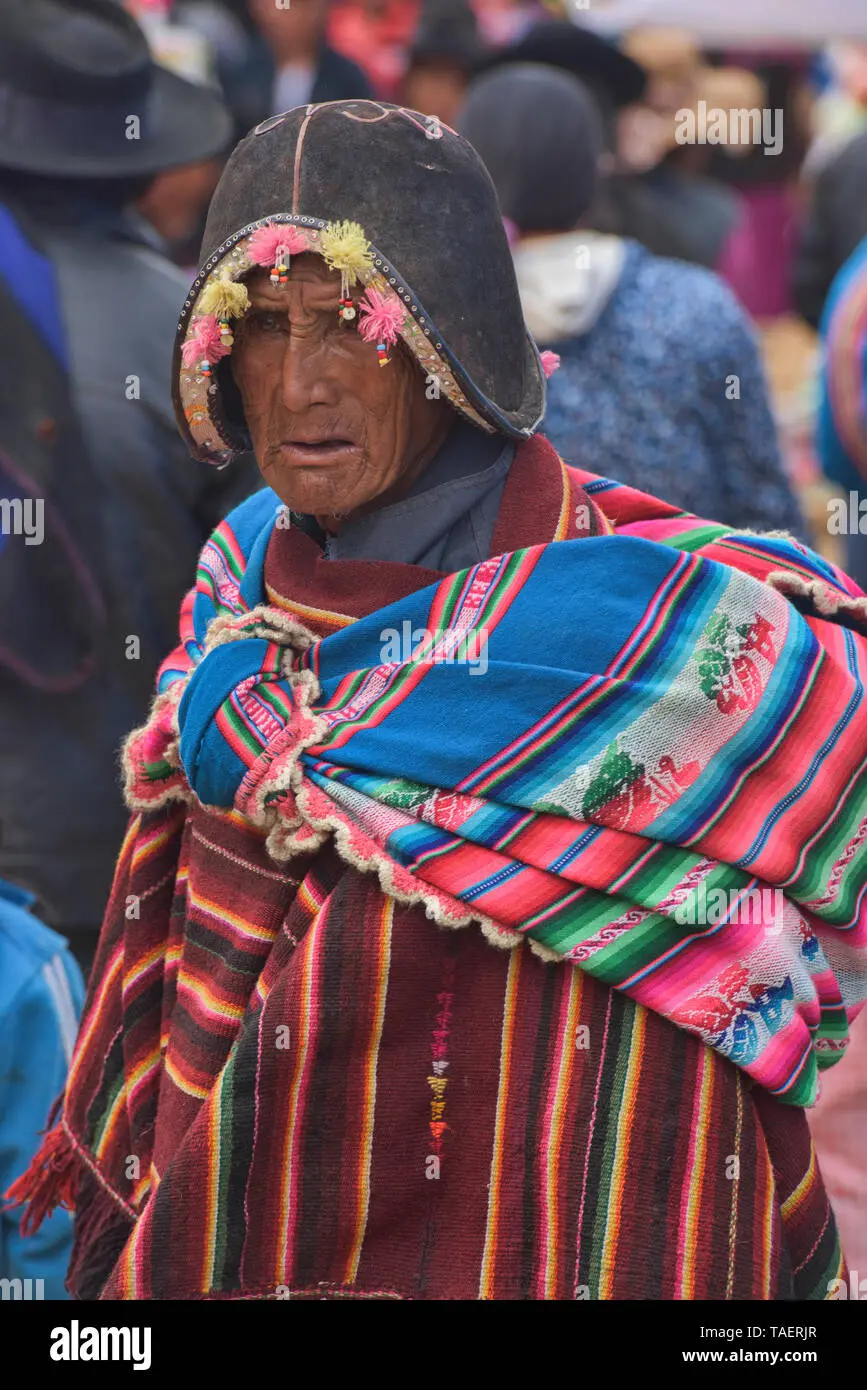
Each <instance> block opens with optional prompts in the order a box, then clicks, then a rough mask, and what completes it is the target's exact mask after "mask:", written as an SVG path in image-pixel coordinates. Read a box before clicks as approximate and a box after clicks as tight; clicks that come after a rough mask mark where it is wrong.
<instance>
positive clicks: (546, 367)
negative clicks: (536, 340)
mask: <svg viewBox="0 0 867 1390" xmlns="http://www.w3.org/2000/svg"><path fill="white" fill-rule="evenodd" d="M540 356H541V360H542V371H543V372H544V373H545V375H546V377H547V376H553V375H554V373H555V372H556V370H557V368H558V367H559V366H560V358H559V357H558V356H557V354H556V352H551V351H550V350H549V349H548V348H546V349H545V351H544V352H543V353H541V354H540Z"/></svg>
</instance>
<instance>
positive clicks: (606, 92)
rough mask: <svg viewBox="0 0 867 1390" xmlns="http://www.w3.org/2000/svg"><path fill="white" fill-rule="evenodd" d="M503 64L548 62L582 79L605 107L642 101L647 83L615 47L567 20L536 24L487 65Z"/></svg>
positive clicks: (552, 20) (634, 64)
mask: <svg viewBox="0 0 867 1390" xmlns="http://www.w3.org/2000/svg"><path fill="white" fill-rule="evenodd" d="M504 63H547V64H548V66H549V67H552V68H562V69H563V70H564V71H565V72H571V74H572V76H573V77H580V78H581V79H582V81H584V82H586V83H587V85H588V86H589V87H590V88H591V89H592V90H593V91H594V92H595V93H596V94H597V95H598V96H599V97H601V98H602V99H603V101H604V102H605V104H606V105H610V106H614V107H620V106H629V105H631V104H632V102H635V101H639V100H640V98H641V96H642V94H643V92H644V88H645V86H646V84H647V74H646V72H645V71H644V68H642V67H640V66H639V64H638V63H636V62H634V61H633V60H632V58H629V57H627V55H626V54H625V53H621V51H620V49H619V48H617V46H616V45H615V44H613V43H609V42H608V41H607V40H606V39H603V38H601V37H600V35H599V34H595V33H593V31H592V30H590V29H582V28H581V27H580V25H577V24H570V23H569V21H568V20H559V19H546V20H542V21H541V22H540V23H539V24H534V25H533V27H532V28H531V29H528V30H527V32H526V34H524V36H523V38H521V39H519V41H518V42H517V43H514V44H512V45H511V46H510V47H509V48H504V49H501V50H500V52H498V53H496V54H494V55H493V56H492V58H491V59H490V60H489V61H488V63H487V65H486V66H488V67H499V66H501V65H502V64H504Z"/></svg>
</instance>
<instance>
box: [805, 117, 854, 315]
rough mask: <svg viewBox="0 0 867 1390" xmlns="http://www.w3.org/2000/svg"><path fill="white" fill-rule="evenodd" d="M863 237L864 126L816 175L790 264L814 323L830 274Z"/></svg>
mask: <svg viewBox="0 0 867 1390" xmlns="http://www.w3.org/2000/svg"><path fill="white" fill-rule="evenodd" d="M864 237H867V131H864V132H863V133H862V134H860V135H856V136H855V138H854V139H853V140H850V141H849V143H848V144H847V145H846V146H845V147H844V148H843V149H842V150H840V152H839V153H838V154H837V155H835V157H834V158H833V159H832V160H831V162H830V163H829V164H827V165H825V166H824V168H822V169H821V170H820V171H819V173H818V175H817V176H816V179H815V183H814V185H813V190H812V197H811V200H810V212H809V216H808V218H807V222H806V225H805V227H804V230H803V233H802V236H801V241H800V245H799V248H798V254H797V259H796V262H795V268H794V284H793V291H794V296H795V303H796V305H797V308H798V313H799V314H800V315H801V317H802V318H803V319H805V320H806V322H807V323H809V324H810V326H811V327H812V328H818V327H819V323H820V320H821V318H822V313H823V310H824V308H825V303H826V300H827V298H828V295H829V293H830V290H831V285H832V283H833V280H834V277H835V276H836V275H837V274H838V272H839V271H840V270H842V268H843V266H844V265H845V264H846V262H847V261H848V259H849V257H850V256H851V255H853V254H854V252H855V251H856V250H857V248H858V246H859V245H860V244H861V242H862V241H863V239H864Z"/></svg>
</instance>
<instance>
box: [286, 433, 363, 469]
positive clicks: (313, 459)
mask: <svg viewBox="0 0 867 1390" xmlns="http://www.w3.org/2000/svg"><path fill="white" fill-rule="evenodd" d="M357 447H358V446H357V445H356V444H354V443H353V441H352V440H351V439H339V438H329V439H317V438H315V437H313V436H311V437H310V438H308V439H301V438H298V439H284V440H282V441H281V443H280V446H279V449H278V450H277V452H278V453H280V454H282V455H283V457H284V458H285V459H287V461H289V462H296V463H300V464H310V463H316V464H327V463H329V462H339V461H340V460H341V459H343V458H345V457H346V455H347V454H348V453H352V452H354V451H355V450H356V449H357Z"/></svg>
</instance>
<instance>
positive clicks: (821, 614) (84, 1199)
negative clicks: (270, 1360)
mask: <svg viewBox="0 0 867 1390" xmlns="http://www.w3.org/2000/svg"><path fill="white" fill-rule="evenodd" d="M276 506H277V503H276V498H274V496H273V494H267V493H265V494H259V495H257V497H256V498H253V499H251V500H250V501H249V502H248V503H246V504H244V506H243V507H242V508H241V509H239V511H238V512H236V513H235V514H233V516H232V517H230V518H229V519H228V521H227V522H226V523H223V525H222V526H221V527H220V528H219V530H218V532H217V533H216V535H215V537H214V539H213V541H212V542H211V543H210V544H209V546H208V547H207V548H206V551H205V553H204V555H203V560H202V566H201V570H200V578H199V584H198V588H197V592H196V594H194V595H191V597H190V599H189V600H188V602H187V604H186V605H185V609H184V615H183V618H182V643H181V646H180V647H179V648H178V650H177V652H176V653H174V654H173V656H172V658H170V660H169V662H167V663H166V666H165V667H164V670H163V673H162V677H161V686H162V692H163V693H162V694H161V695H160V697H159V699H158V701H157V703H156V705H155V708H154V712H153V714H152V717H151V720H150V721H149V724H148V726H147V727H146V728H145V730H143V731H139V733H138V734H136V735H134V736H133V737H132V739H131V740H130V743H129V745H128V748H127V754H126V769H127V786H128V797H129V800H130V804H131V805H132V806H133V808H134V809H135V810H136V811H137V814H136V815H135V817H134V819H133V821H132V823H131V826H130V830H129V834H128V836H127V841H126V844H125V846H124V849H123V851H122V853H121V857H120V861H119V864H118V869H117V875H116V880H115V886H114V890H113V894H112V899H111V902H110V904H109V908H108V912H107V915H106V921H105V925H104V928H103V934H102V938H101V943H100V951H99V956H98V959H97V963H96V967H95V970H94V975H93V979H92V982H91V987H90V994H89V999H88V1005H87V1008H86V1012H85V1016H84V1021H83V1025H82V1032H81V1035H80V1039H79V1044H78V1048H77V1051H76V1055H75V1058H74V1061H73V1066H72V1070H71V1073H70V1080H69V1084H68V1087H67V1092H66V1096H65V1099H64V1105H63V1114H62V1118H61V1121H60V1124H59V1126H58V1128H57V1129H56V1130H55V1131H53V1132H52V1134H51V1135H50V1136H49V1139H48V1141H47V1143H46V1149H45V1152H44V1153H43V1157H42V1167H41V1169H40V1165H39V1164H37V1165H36V1167H35V1168H34V1171H33V1172H32V1173H31V1174H30V1175H29V1176H28V1178H27V1179H26V1180H23V1181H22V1183H21V1184H19V1186H18V1192H17V1195H19V1196H24V1197H26V1196H29V1197H30V1198H31V1201H32V1214H33V1215H34V1216H35V1215H37V1214H38V1211H39V1210H41V1209H42V1208H43V1207H44V1206H45V1205H47V1204H49V1203H50V1201H52V1200H55V1201H56V1200H57V1198H58V1196H60V1195H62V1194H63V1193H64V1192H71V1191H72V1188H73V1187H74V1188H75V1189H76V1196H77V1204H78V1212H79V1219H78V1223H77V1243H76V1251H75V1255H74V1259H73V1266H72V1273H71V1282H72V1287H73V1290H74V1291H75V1292H77V1293H78V1294H79V1296H85V1297H87V1296H96V1295H99V1294H101V1295H102V1296H103V1297H108V1298H111V1297H134V1298H150V1297H155V1298H188V1297H285V1296H293V1297H299V1296H300V1297H304V1296H309V1297H316V1298H319V1297H322V1296H334V1297H397V1298H558V1299H560V1298H564V1299H568V1298H583V1297H591V1298H643V1297H651V1298H653V1297H656V1298H692V1297H697V1298H720V1299H723V1298H752V1297H758V1298H787V1297H793V1296H794V1297H801V1298H804V1297H806V1298H810V1297H818V1298H822V1297H826V1296H827V1295H828V1291H829V1284H830V1283H831V1281H832V1280H834V1279H835V1278H836V1277H837V1276H838V1274H839V1271H840V1269H841V1267H842V1265H841V1255H840V1250H839V1243H838V1241H837V1237H836V1230H835V1226H834V1221H833V1217H832V1216H831V1213H830V1211H829V1208H828V1203H827V1198H826V1196H825V1193H824V1188H823V1186H822V1182H821V1177H820V1175H819V1173H818V1170H817V1167H816V1163H815V1156H814V1154H813V1151H812V1148H811V1144H810V1139H809V1133H808V1130H807V1127H806V1122H805V1118H804V1115H803V1112H802V1110H800V1109H799V1108H798V1107H799V1105H802V1104H804V1103H805V1102H808V1101H809V1100H810V1099H811V1098H812V1096H813V1093H814V1091H815V1082H816V1073H817V1067H818V1066H819V1065H821V1064H824V1063H827V1062H828V1061H829V1060H832V1059H834V1058H836V1057H837V1056H838V1055H839V1052H840V1051H841V1050H842V1047H843V1045H844V1043H845V1040H846V1036H847V1015H848V1014H852V1013H854V1012H855V1011H856V1010H857V1007H858V1005H859V1003H860V1001H861V999H862V997H863V993H864V932H865V928H864V922H863V913H862V900H863V897H864V868H863V866H864V850H863V835H862V824H861V818H860V814H859V805H860V798H861V797H863V780H864V771H863V764H864V760H865V739H864V722H863V713H862V712H861V710H860V700H861V698H862V688H863V687H862V683H861V671H862V669H863V662H864V654H865V639H864V637H863V636H862V635H861V630H862V629H863V625H864V619H863V614H862V606H861V601H860V600H859V598H858V595H857V592H856V591H855V590H854V588H852V587H851V586H849V585H848V583H847V581H845V580H844V579H843V578H842V577H841V576H840V575H839V573H838V572H836V571H834V570H832V569H831V568H830V567H829V566H827V565H825V564H824V562H822V561H820V560H819V559H818V558H817V557H815V556H812V555H811V554H810V552H808V551H806V550H805V549H804V548H803V547H799V546H797V545H795V544H794V543H792V542H790V541H787V540H784V539H779V538H767V537H761V538H759V537H753V536H741V537H738V536H731V535H730V534H728V533H727V532H726V530H725V528H723V527H718V526H713V525H710V524H708V523H703V522H700V521H698V520H697V519H696V518H694V517H688V516H684V515H683V514H682V513H678V512H676V511H675V510H674V509H673V508H670V507H667V506H666V505H665V504H662V503H657V502H655V501H654V500H653V499H650V498H647V497H644V496H642V495H641V494H638V493H635V492H632V491H630V490H628V489H623V488H619V487H618V486H617V485H615V484H612V483H609V482H608V481H606V480H601V479H594V478H592V477H590V476H589V475H586V474H577V473H575V472H574V471H573V470H569V469H567V468H565V467H564V465H563V464H562V463H561V462H560V460H559V459H558V458H557V456H556V455H555V454H554V452H553V450H551V448H550V446H549V445H547V443H546V442H545V441H544V440H540V439H535V440H533V441H531V442H529V443H527V444H525V445H521V446H520V447H519V449H518V453H517V456H516V461H515V465H514V467H513V469H512V473H511V475H510V479H509V482H508V484H507V488H506V492H505V495H504V500H503V504H502V507H501V513H500V518H499V521H498V525H497V529H496V533H495V536H494V542H493V549H494V551H495V554H496V556H498V557H499V558H498V559H496V560H492V561H490V562H488V563H487V564H483V565H480V566H476V567H475V569H474V570H472V571H469V572H467V573H466V574H464V575H461V576H448V577H443V576H441V575H438V574H435V573H433V572H429V571H424V570H421V569H419V568H417V567H413V566H403V565H392V564H373V563H370V562H327V561H323V560H322V559H321V558H320V557H319V553H318V551H317V548H316V546H315V545H314V543H313V542H312V541H311V540H310V538H309V537H307V536H305V535H304V534H303V533H301V532H299V531H296V530H288V531H286V530H283V529H281V527H280V526H279V525H276V524H275V509H276ZM552 541H558V542H566V543H565V544H551V542H552ZM570 542H571V543H570ZM784 590H785V591H787V592H788V597H786V596H784V593H783V591H784ZM215 619H216V621H215ZM404 623H409V625H410V632H411V634H413V635H412V644H413V647H416V645H417V644H418V643H421V646H422V654H423V656H426V658H427V659H419V658H418V656H416V657H413V658H411V659H406V658H405V657H404V658H402V659H400V660H383V642H384V640H386V639H385V634H386V633H388V632H390V631H397V632H400V631H402V630H403V624H404ZM482 631H484V633H485V634H486V648H485V650H486V659H487V666H486V669H485V671H484V673H482V671H481V669H480V668H479V669H478V670H477V671H476V674H475V675H474V674H473V670H472V666H471V664H470V663H469V662H468V661H465V662H464V663H460V662H458V661H447V660H445V659H443V658H444V657H445V656H446V655H447V652H448V648H447V647H444V646H441V647H440V648H439V650H438V651H437V653H436V655H437V659H436V660H433V659H431V658H432V653H431V652H430V651H429V650H428V649H427V648H426V646H425V644H426V643H427V641H428V638H426V637H425V636H424V633H425V632H428V633H430V634H432V636H431V638H430V640H431V641H439V642H440V643H449V642H454V641H455V640H458V639H457V638H456V637H455V635H454V634H455V633H457V634H459V640H460V641H461V642H462V643H463V644H464V646H463V648H462V649H461V651H462V654H463V655H464V656H465V657H466V656H467V655H468V654H469V653H470V652H471V650H474V651H475V654H476V655H478V652H479V646H478V643H476V646H475V648H473V647H472V639H473V634H476V636H478V634H479V633H480V632H482ZM419 633H420V634H421V636H419V635H418V634H419ZM444 633H445V634H449V633H450V634H451V635H450V636H449V635H445V636H443V634H444ZM437 634H440V635H439V636H437ZM452 654H453V655H454V653H452ZM203 803H204V804H203ZM702 883H703V884H704V885H705V891H706V890H707V884H708V883H711V884H713V885H721V886H723V887H724V889H725V891H726V893H727V894H728V898H729V901H730V903H731V904H732V908H733V909H734V907H736V906H737V904H738V902H739V901H740V900H741V898H742V897H743V896H744V895H746V894H748V893H749V892H751V891H752V889H753V888H755V886H756V885H757V884H759V885H762V886H764V885H770V886H771V887H772V888H774V889H776V890H777V891H779V892H780V895H781V900H782V903H783V907H782V909H781V912H780V913H779V914H777V915H776V916H775V918H774V920H773V922H772V923H771V924H770V926H769V924H768V923H767V922H765V923H759V924H756V923H755V922H750V921H748V922H746V923H741V921H740V919H739V917H738V915H737V914H736V913H735V912H734V910H732V912H730V913H729V914H728V917H727V919H726V920H723V921H722V922H715V923H714V924H713V925H710V926H701V925H699V926H693V927H689V926H682V925H679V923H678V919H677V918H676V916H675V911H676V909H677V908H678V907H680V906H682V905H683V904H684V902H686V901H688V900H689V896H690V895H691V894H696V893H697V892H698V889H699V886H700V885H701V884H702ZM431 917H432V918H434V920H435V922H436V923H438V924H439V925H434V923H433V922H431V921H430V920H429V919H430V918H431ZM473 923H478V924H480V925H481V926H482V928H483V931H484V935H483V933H482V932H480V931H478V929H477V927H476V926H474V925H473ZM450 926H451V927H458V926H462V927H463V928H464V929H463V930H460V931H454V930H443V928H444V927H450ZM485 936H487V938H488V940H485ZM523 936H527V937H528V938H529V939H530V942H531V944H532V946H533V948H534V949H532V950H528V949H527V946H526V944H524V943H523V941H522V940H521V938H522V937H523ZM516 940H517V942H518V944H517V945H515V942H516ZM491 942H493V943H494V944H499V945H503V946H506V947H514V949H510V950H492V949H491V944H489V943H491ZM537 951H541V952H542V954H543V955H544V956H545V959H544V960H542V959H540V958H539V955H538V954H536V952H537ZM557 958H560V961H559V963H557ZM576 966H577V967H578V968H575V967H576ZM611 986H615V988H613V989H612V988H611ZM733 1064H736V1065H733ZM756 1082H758V1083H759V1084H758V1085H756V1084H755V1083H756ZM772 1092H773V1093H776V1094H772ZM131 1157H134V1158H135V1159H136V1162H135V1163H130V1158H131Z"/></svg>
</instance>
